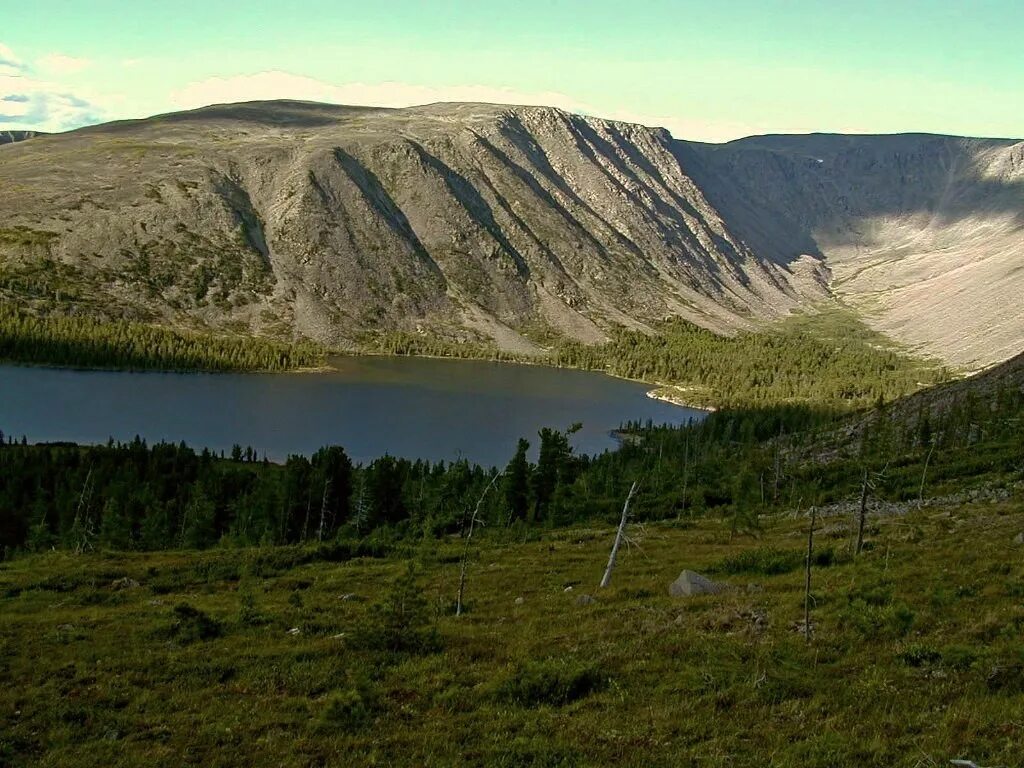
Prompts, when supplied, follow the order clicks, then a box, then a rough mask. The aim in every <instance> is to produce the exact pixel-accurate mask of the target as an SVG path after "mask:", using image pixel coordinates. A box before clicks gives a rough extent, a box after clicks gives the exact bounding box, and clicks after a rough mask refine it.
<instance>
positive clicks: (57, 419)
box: [0, 357, 703, 466]
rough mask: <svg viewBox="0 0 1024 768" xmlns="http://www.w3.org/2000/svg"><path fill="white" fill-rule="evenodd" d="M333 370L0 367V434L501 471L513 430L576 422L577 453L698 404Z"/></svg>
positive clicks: (575, 379)
mask: <svg viewBox="0 0 1024 768" xmlns="http://www.w3.org/2000/svg"><path fill="white" fill-rule="evenodd" d="M335 365H336V366H337V368H338V370H337V371H331V372H326V373H306V374H196V373H181V374H179V373H127V372H112V371H76V370H63V369H53V368H28V367H18V366H6V365H5V366H0V429H2V430H3V431H4V432H5V433H6V434H9V435H15V436H16V437H19V438H20V437H21V436H22V435H27V436H28V439H29V441H31V442H43V441H55V440H69V441H75V442H81V443H102V442H106V441H107V439H108V438H110V437H113V438H114V439H115V440H130V439H131V438H133V437H135V435H139V436H141V437H143V438H145V439H146V440H148V441H150V442H156V441H158V440H168V441H174V442H178V441H180V440H184V441H185V442H186V443H188V444H189V445H191V446H193V447H197V448H200V447H204V446H205V447H208V448H210V449H212V450H216V451H220V450H230V449H231V446H232V445H233V444H234V443H239V444H241V445H242V446H250V445H251V446H252V447H253V448H255V449H256V451H257V452H258V453H259V454H260V455H261V456H262V455H264V454H265V455H266V456H268V457H269V458H270V459H272V460H280V459H283V458H285V457H286V456H287V455H288V454H291V453H303V454H310V453H312V452H313V451H315V450H316V449H317V448H319V447H321V446H323V445H328V444H333V445H341V446H344V447H345V450H346V451H347V452H348V453H349V455H350V456H352V458H353V459H355V460H357V461H367V460H369V459H373V458H375V457H377V456H381V455H383V454H385V453H390V454H391V455H393V456H404V457H408V458H424V459H431V460H434V461H436V460H440V459H445V460H451V459H457V458H459V457H464V458H468V459H470V460H471V461H475V462H479V463H481V464H486V465H502V466H503V465H504V464H505V462H507V461H508V459H509V458H510V457H511V455H512V453H513V451H514V450H515V445H516V441H517V440H518V439H519V438H520V437H525V438H527V439H528V440H530V442H531V444H532V445H533V446H534V448H535V447H536V442H537V440H536V435H537V431H538V430H539V429H540V428H541V427H555V428H559V429H564V428H566V427H568V426H569V425H570V424H572V423H574V422H582V423H583V429H582V430H581V431H580V432H579V433H577V435H576V436H575V443H574V444H575V447H576V449H577V451H579V452H586V453H599V452H601V451H603V450H605V449H609V448H614V447H615V446H616V442H615V440H614V438H613V437H612V436H611V435H610V434H609V433H610V432H611V430H614V429H615V428H616V427H618V426H619V425H620V424H622V423H623V422H626V421H630V420H644V421H645V420H647V419H651V420H653V421H654V423H656V424H662V423H665V424H684V423H686V422H687V421H688V420H690V419H696V418H701V417H702V416H703V414H702V413H701V412H700V411H694V410H689V409H686V408H680V407H678V406H674V405H670V404H668V403H663V402H659V401H657V400H652V399H651V398H649V397H647V395H646V392H647V388H646V387H645V386H644V385H642V384H636V383H633V382H628V381H622V380H620V379H615V378H612V377H609V376H604V375H602V374H598V373H586V372H582V371H570V370H559V369H554V368H544V367H539V366H525V365H511V364H502V363H488V362H478V361H463V360H428V359H417V358H388V357H351V358H342V359H339V360H337V361H335Z"/></svg>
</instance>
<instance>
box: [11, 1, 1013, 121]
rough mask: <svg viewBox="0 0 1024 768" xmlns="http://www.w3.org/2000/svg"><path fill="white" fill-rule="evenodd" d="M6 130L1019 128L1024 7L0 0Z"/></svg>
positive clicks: (980, 4)
mask: <svg viewBox="0 0 1024 768" xmlns="http://www.w3.org/2000/svg"><path fill="white" fill-rule="evenodd" d="M0 4H2V6H3V7H2V10H0V129H12V128H14V129H22V128H24V129H36V130H43V131H60V130H69V129H72V128H76V127H80V126H82V125H87V124H91V123H97V122H104V121H108V120H115V119H124V118H136V117H145V116H149V115H153V114H159V113H163V112H171V111H176V110H180V109H191V108H195V107H199V106H204V105H207V104H212V103H224V102H231V101H246V100H254V99H273V98H292V99H307V100H314V101H328V102H335V103H347V104H369V105H379V106H410V105H413V104H423V103H430V102H435V101H489V102H499V103H516V104H546V105H552V106H558V107H562V108H564V109H567V110H570V111H574V112H581V113H584V114H592V115H598V116H601V117H607V118H612V119H619V120H627V121H631V122H638V123H643V124H645V125H652V126H663V127H666V128H668V129H669V130H670V131H672V133H673V134H674V135H675V136H677V137H678V138H686V139H695V140H703V141H727V140H730V139H734V138H738V137H740V136H745V135H751V134H759V133H806V132H811V131H828V132H850V133H894V132H904V131H927V132H933V133H951V134H961V135H970V136H997V137H1010V138H1016V137H1024V45H1022V43H1021V31H1022V30H1024V0H926V1H925V0H856V1H855V2H854V1H853V0H813V1H812V0H714V1H710V2H709V1H706V0H629V1H627V0H588V1H586V2H585V1H583V0H513V1H512V2H509V0H504V1H503V2H500V3H496V2H489V0H472V1H465V0H431V1H430V2H427V1H426V0H363V1H362V2H347V1H346V0H308V1H307V2H301V1H299V0H295V1H294V2H286V1H284V0H273V1H272V2H266V1H265V0H247V1H246V2H237V1H236V2H222V1H221V0H174V1H173V2H168V0H159V2H155V1H153V0H131V1H130V2H128V1H126V0H30V1H29V2H24V1H22V2H18V0H0Z"/></svg>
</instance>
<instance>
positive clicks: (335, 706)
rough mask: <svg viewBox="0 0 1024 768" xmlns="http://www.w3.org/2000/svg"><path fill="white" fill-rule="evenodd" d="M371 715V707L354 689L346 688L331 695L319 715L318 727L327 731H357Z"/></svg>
mask: <svg viewBox="0 0 1024 768" xmlns="http://www.w3.org/2000/svg"><path fill="white" fill-rule="evenodd" d="M371 715H372V707H371V706H370V704H369V703H368V702H367V701H366V699H365V698H364V696H363V694H362V693H361V692H360V691H358V690H357V689H355V688H346V689H345V690H343V691H338V692H337V693H334V694H332V695H331V697H330V698H329V699H328V700H327V706H325V707H324V710H323V712H321V713H320V727H321V728H324V729H327V730H340V731H349V732H351V731H357V730H359V729H360V728H362V727H363V726H365V725H366V724H367V723H368V722H369V720H370V717H371Z"/></svg>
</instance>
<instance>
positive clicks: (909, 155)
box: [0, 101, 1024, 367]
mask: <svg viewBox="0 0 1024 768" xmlns="http://www.w3.org/2000/svg"><path fill="white" fill-rule="evenodd" d="M19 138H26V136H25V135H24V132H22V133H19V132H11V131H8V132H2V133H0V143H8V142H16V143H9V144H8V145H7V146H3V147H2V148H0V296H2V297H3V298H4V299H9V300H12V301H17V302H22V303H24V304H26V305H33V306H36V307H38V308H40V309H60V310H62V311H63V310H69V309H71V308H72V307H74V308H75V310H76V311H88V312H90V313H95V314H101V315H110V316H127V317H134V318H140V319H149V320H155V321H160V322H163V323H167V324H172V325H181V326H190V325H204V326H208V327H211V328H215V329H224V330H232V331H239V332H252V333H258V334H262V335H271V336H278V337H281V336H289V335H292V334H301V335H304V336H308V337H311V338H314V339H317V340H319V341H322V342H326V343H329V344H331V345H334V346H341V347H345V346H356V345H358V343H359V342H360V339H361V338H362V337H363V335H364V334H365V333H367V332H371V331H374V330H378V329H398V330H406V331H412V332H417V331H418V332H423V333H429V334H436V335H440V336H443V337H448V338H451V339H475V340H486V341H492V342H493V343H495V344H497V345H498V346H500V347H503V348H505V349H509V350H515V351H520V352H529V351H536V350H538V349H540V348H541V347H542V346H543V345H544V344H545V343H546V342H548V341H550V340H551V339H552V338H556V337H570V338H575V339H580V340H583V341H598V340H600V339H602V338H604V335H605V332H606V331H607V330H608V329H609V328H610V327H611V326H613V325H615V324H622V325H626V326H629V327H634V328H651V327H653V325H654V324H656V323H657V322H658V321H660V320H662V319H663V318H666V317H670V316H681V317H685V318H688V319H690V320H692V321H693V322H696V323H698V324H700V325H702V326H705V327H708V328H711V329H713V330H716V331H719V332H724V333H728V332H732V331H734V330H736V329H740V328H753V327H757V326H758V325H759V324H760V323H762V322H764V321H768V320H771V319H773V318H777V317H780V316H782V315H785V314H786V313H789V312H791V311H793V310H799V309H808V310H811V309H814V308H816V307H819V306H823V305H827V304H829V303H833V302H841V303H843V304H844V305H846V306H849V307H852V308H854V309H855V310H857V311H858V312H859V313H860V314H861V316H862V317H863V318H864V319H865V320H866V321H867V322H868V323H869V324H870V325H872V326H873V327H875V328H877V329H879V330H881V331H883V332H885V333H887V334H889V335H890V336H891V337H893V338H895V339H897V340H899V341H902V342H904V343H906V344H907V345H909V346H910V347H912V348H914V349H916V350H918V351H921V352H924V353H927V354H932V355H935V356H937V357H940V358H942V359H944V360H946V361H948V362H950V363H952V364H955V365H959V366H964V367H980V366H983V365H986V364H990V363H993V362H997V361H1000V360H1004V359H1007V358H1009V357H1011V356H1012V355H1014V354H1016V353H1018V352H1020V351H1021V349H1022V348H1024V301H1022V299H1021V297H1022V296H1024V142H1022V141H1018V140H1007V139H969V138H957V137H949V136H934V135H923V134H906V135H894V136H848V135H824V134H811V135H802V136H760V137H752V138H748V139H741V140H739V141H734V142H730V143H727V144H720V145H714V144H703V143H697V142H688V141H682V140H677V139H675V138H673V137H672V136H671V135H670V134H669V133H668V132H667V131H666V130H664V129H658V128H647V127H643V126H639V125H632V124H626V123H618V122H613V121H609V120H602V119H599V118H593V117H583V116H579V115H572V114H568V113H565V112H563V111H560V110H557V109H552V108H544V107H507V106H497V105H487V104H434V105H429V106H423V107H415V108H409V109H375V108H363V107H342V106H331V105H326V104H314V103H305V102H288V101H277V102H257V103H246V104H232V105H222V106H214V107H207V108H204V109H199V110H195V111H192V112H182V113H175V114H170V115H163V116H159V117H154V118H150V119H146V120H136V121H128V122H119V123H110V124H106V125H100V126H94V127H90V128H84V129H81V130H77V131H72V132H69V133H63V134H54V135H47V136H40V137H37V138H34V139H32V140H31V141H19V140H18V139H19Z"/></svg>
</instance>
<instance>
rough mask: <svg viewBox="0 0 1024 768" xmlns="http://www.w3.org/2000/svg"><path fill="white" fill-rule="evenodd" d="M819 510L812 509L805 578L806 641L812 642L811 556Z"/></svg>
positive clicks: (808, 532)
mask: <svg viewBox="0 0 1024 768" xmlns="http://www.w3.org/2000/svg"><path fill="white" fill-rule="evenodd" d="M817 516H818V508H817V507H813V506H812V507H811V525H810V527H809V528H808V529H807V568H806V572H805V576H804V639H805V640H806V641H807V642H808V643H809V642H811V556H812V555H813V554H814V524H815V523H816V522H817Z"/></svg>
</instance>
